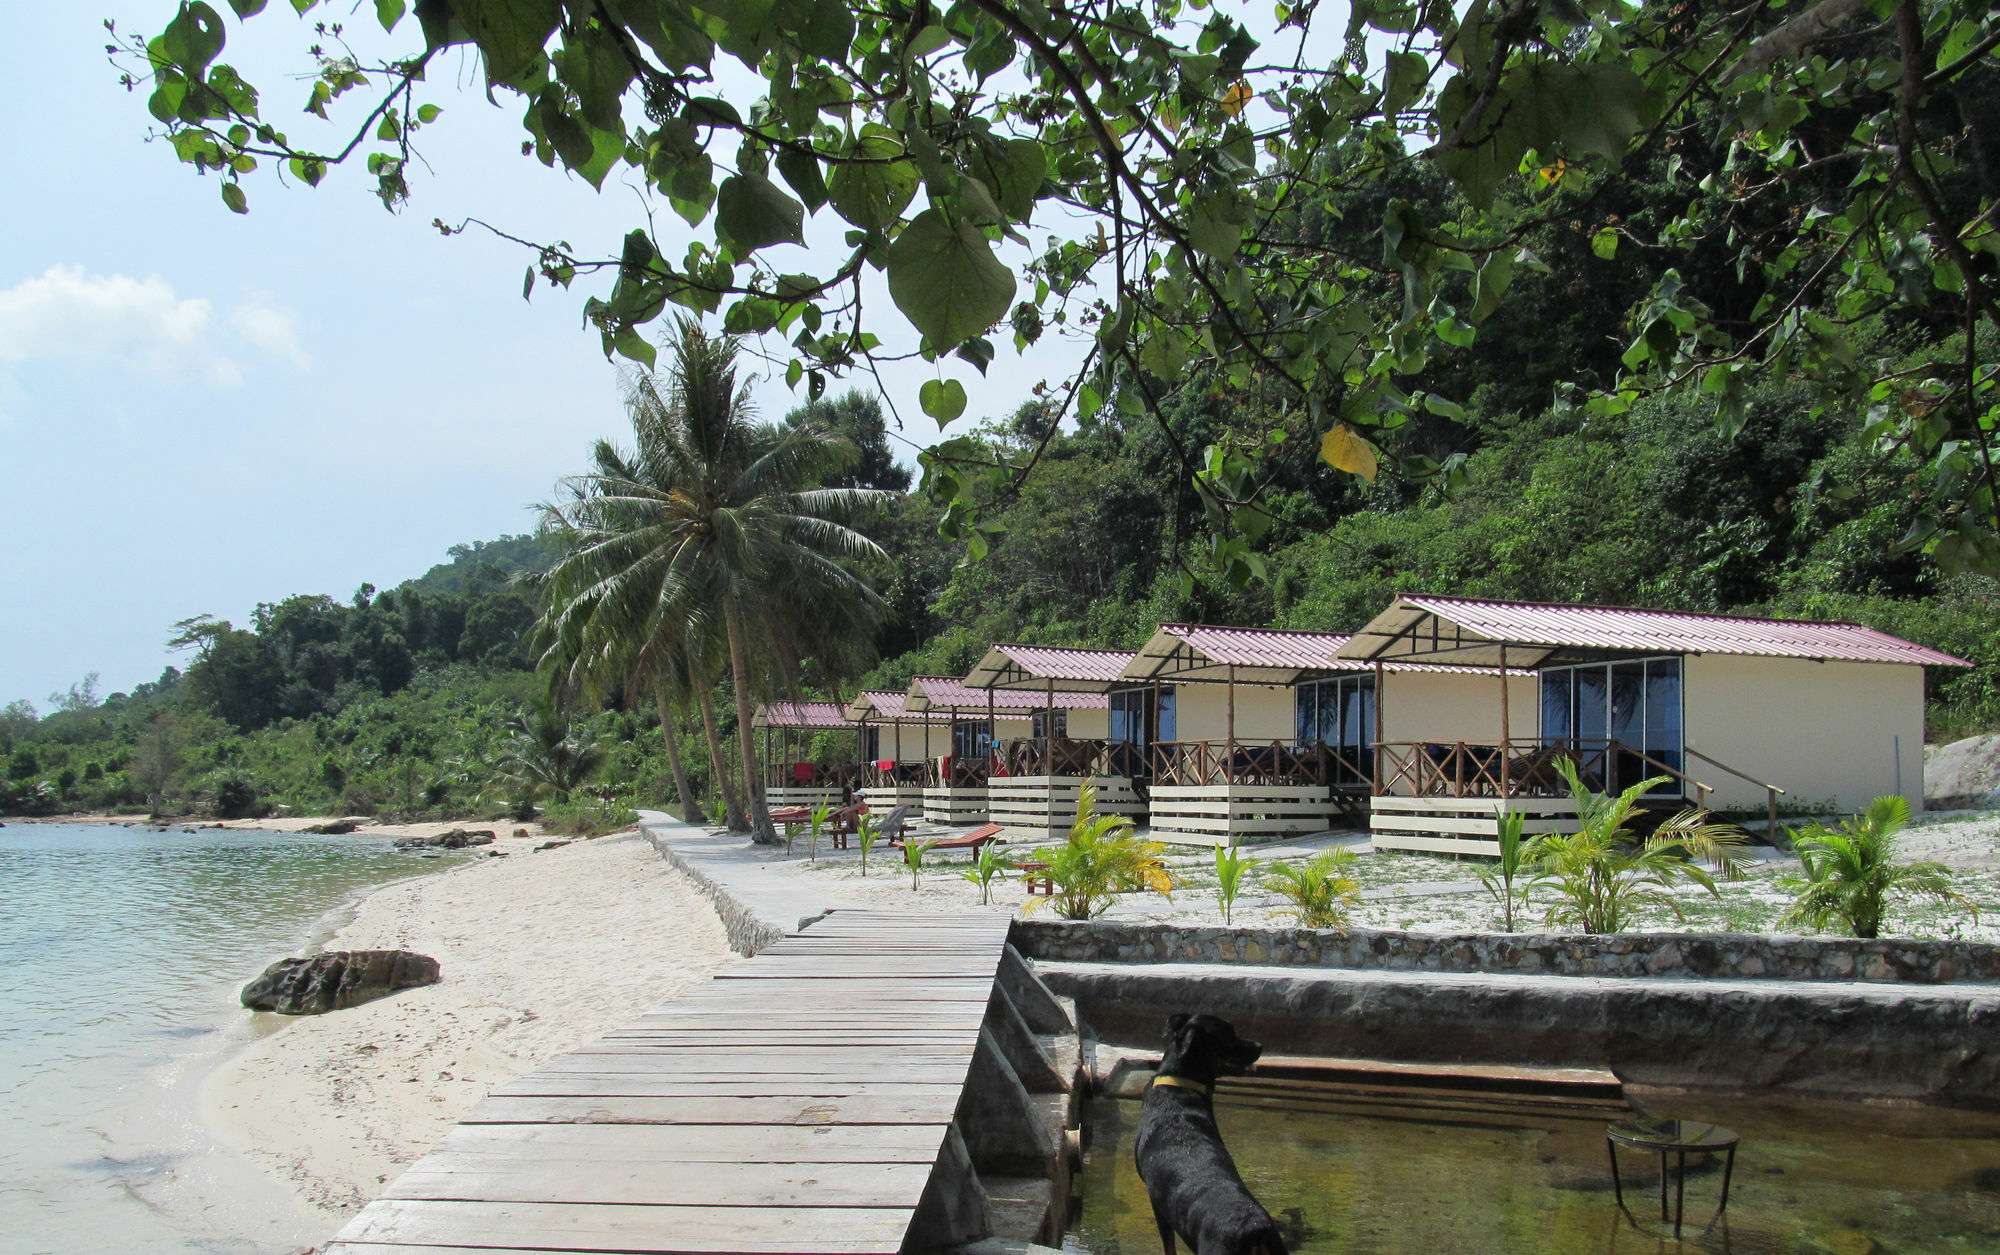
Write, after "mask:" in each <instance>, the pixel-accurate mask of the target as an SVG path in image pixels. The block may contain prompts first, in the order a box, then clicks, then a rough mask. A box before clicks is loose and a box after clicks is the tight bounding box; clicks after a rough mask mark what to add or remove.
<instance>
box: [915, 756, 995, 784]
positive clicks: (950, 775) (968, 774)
mask: <svg viewBox="0 0 2000 1255" xmlns="http://www.w3.org/2000/svg"><path fill="white" fill-rule="evenodd" d="M985 784H986V759H985V757H984V756H981V757H979V758H961V757H959V756H958V755H956V754H954V755H951V756H950V757H947V758H945V759H944V760H943V761H942V762H940V761H939V760H938V759H935V758H933V759H930V760H929V761H927V762H925V763H924V787H925V788H927V789H977V788H982V787H984V786H985Z"/></svg>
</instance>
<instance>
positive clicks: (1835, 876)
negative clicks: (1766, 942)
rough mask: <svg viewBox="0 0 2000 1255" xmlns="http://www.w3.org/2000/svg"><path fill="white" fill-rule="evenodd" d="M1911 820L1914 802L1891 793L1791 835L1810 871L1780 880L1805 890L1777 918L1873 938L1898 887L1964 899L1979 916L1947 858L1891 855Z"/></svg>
mask: <svg viewBox="0 0 2000 1255" xmlns="http://www.w3.org/2000/svg"><path fill="white" fill-rule="evenodd" d="M1909 822H1910V804H1909V803H1908V802H1905V801H1904V800H1903V799H1902V798H1900V797H1896V796H1894V795H1891V796H1889V797H1878V798H1876V799H1875V800H1874V801H1873V802H1871V803H1869V806H1868V809H1867V810H1865V811H1863V812H1862V813H1861V814H1859V815H1850V816H1849V817H1847V818H1846V819H1844V820H1842V821H1841V822H1840V823H1838V824H1835V825H1834V826H1833V827H1831V828H1829V827H1827V826H1826V825H1824V824H1820V823H1813V824H1808V825H1807V826H1805V827H1804V828H1801V829H1799V830H1798V831H1797V832H1796V833H1794V834H1792V848H1793V849H1794V850H1796V851H1797V852H1798V856H1799V862H1800V863H1801V864H1803V865H1804V867H1805V873H1806V874H1805V875H1804V876H1787V877H1785V878H1784V879H1782V880H1780V881H1779V882H1778V883H1779V884H1780V885H1782V886H1783V887H1785V888H1786V889H1790V890H1792V891H1793V892H1795V893H1797V894H1798V895H1799V896H1798V900H1797V901H1795V902H1793V903H1792V908H1791V909H1790V910H1789V911H1787V912H1785V915H1784V917H1783V918H1782V919H1780V920H1779V921H1778V922H1779V923H1780V924H1803V925H1805V926H1806V927H1808V928H1810V929H1812V930H1813V931H1815V932H1824V931H1825V930H1826V929H1828V928H1830V927H1833V926H1835V925H1838V926H1840V927H1842V928H1845V929H1847V930H1848V931H1849V932H1851V933H1853V934H1854V935H1855V936H1857V937H1874V936H1876V935H1878V934H1879V933H1880V932H1881V931H1882V920H1883V917H1884V916H1885V915H1886V914H1887V913H1888V908H1889V899H1890V896H1891V895H1893V894H1899V893H1909V894H1922V895H1924V896H1926V897H1932V898H1936V899H1937V900H1938V901H1940V902H1956V903H1959V904H1960V905H1962V906H1964V907H1965V908H1966V909H1967V910H1969V911H1971V912H1972V918H1973V920H1974V921H1975V922H1977V921H1978V919H1979V908H1978V907H1976V906H1973V904H1972V903H1971V902H1970V901H1969V900H1967V899H1966V898H1964V897H1961V896H1960V895H1959V894H1957V893H1955V892H1953V890H1952V887H1951V871H1950V869H1949V868H1947V867H1945V865H1944V864H1942V863H1897V862H1893V861H1891V860H1892V859H1893V857H1894V855H1895V852H1896V834H1897V833H1899V832H1901V831H1902V830H1903V829H1904V828H1905V827H1907V826H1908V825H1909Z"/></svg>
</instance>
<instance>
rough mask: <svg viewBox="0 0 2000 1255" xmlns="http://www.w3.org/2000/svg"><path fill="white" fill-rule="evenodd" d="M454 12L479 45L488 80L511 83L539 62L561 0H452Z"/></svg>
mask: <svg viewBox="0 0 2000 1255" xmlns="http://www.w3.org/2000/svg"><path fill="white" fill-rule="evenodd" d="M451 16H452V17H453V18H454V19H456V20H457V21H458V23H459V24H460V25H462V26H463V27H464V28H465V31H466V33H467V34H468V35H470V36H471V37H472V42H473V43H475V44H477V45H478V46H479V51H480V54H481V55H482V56H484V57H485V59H486V80H487V82H489V83H510V82H513V81H514V80H515V79H517V78H520V77H521V76H523V75H525V74H526V73H527V72H528V71H530V70H532V69H534V68H535V66H536V65H537V64H539V63H540V61H541V59H542V48H543V46H544V45H546V44H547V43H548V42H549V36H551V35H553V34H555V32H556V26H557V24H558V23H560V22H561V21H562V0H452V4H451Z"/></svg>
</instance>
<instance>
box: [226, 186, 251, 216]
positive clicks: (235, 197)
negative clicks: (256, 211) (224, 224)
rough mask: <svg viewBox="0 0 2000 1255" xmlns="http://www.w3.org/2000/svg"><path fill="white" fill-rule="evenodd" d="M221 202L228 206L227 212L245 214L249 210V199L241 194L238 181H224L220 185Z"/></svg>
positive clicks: (241, 187) (241, 190) (241, 188)
mask: <svg viewBox="0 0 2000 1255" xmlns="http://www.w3.org/2000/svg"><path fill="white" fill-rule="evenodd" d="M222 203H223V204H225V205H227V206H229V212H231V213H235V214H247V213H249V212H250V200H249V198H248V197H246V196H244V195H243V186H242V185H241V184H239V183H224V184H223V185H222Z"/></svg>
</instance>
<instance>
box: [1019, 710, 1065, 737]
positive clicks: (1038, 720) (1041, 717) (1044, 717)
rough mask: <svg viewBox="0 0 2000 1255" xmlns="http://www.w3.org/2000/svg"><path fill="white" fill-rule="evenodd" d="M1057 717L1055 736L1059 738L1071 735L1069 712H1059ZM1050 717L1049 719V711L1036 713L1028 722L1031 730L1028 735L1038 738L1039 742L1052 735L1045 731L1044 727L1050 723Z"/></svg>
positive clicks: (1056, 714)
mask: <svg viewBox="0 0 2000 1255" xmlns="http://www.w3.org/2000/svg"><path fill="white" fill-rule="evenodd" d="M1055 716H1056V730H1055V733H1054V735H1055V736H1057V737H1067V736H1068V735H1069V712H1068V711H1067V710H1058V711H1056V712H1055ZM1048 717H1049V712H1048V711H1046V710H1038V711H1036V712H1035V713H1034V716H1033V717H1032V718H1031V719H1030V720H1029V721H1028V722H1029V725H1030V730H1029V732H1028V735H1029V736H1032V737H1034V738H1036V739H1037V740H1039V739H1040V738H1042V737H1044V736H1048V735H1050V734H1049V733H1048V732H1046V731H1044V725H1045V724H1046V723H1047V722H1048Z"/></svg>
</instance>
